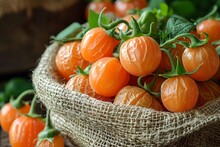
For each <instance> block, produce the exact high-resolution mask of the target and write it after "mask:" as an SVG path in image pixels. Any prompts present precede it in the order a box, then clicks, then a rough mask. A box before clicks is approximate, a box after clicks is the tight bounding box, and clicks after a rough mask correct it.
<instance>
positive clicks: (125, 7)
mask: <svg viewBox="0 0 220 147" xmlns="http://www.w3.org/2000/svg"><path fill="white" fill-rule="evenodd" d="M147 6H148V3H147V1H146V0H126V1H125V0H117V1H115V13H116V15H117V16H118V17H124V16H125V15H126V14H127V13H128V11H129V10H130V9H136V8H139V9H142V8H145V7H147Z"/></svg>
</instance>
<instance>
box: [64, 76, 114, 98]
mask: <svg viewBox="0 0 220 147" xmlns="http://www.w3.org/2000/svg"><path fill="white" fill-rule="evenodd" d="M65 88H66V89H68V90H71V91H78V92H81V93H84V94H87V95H89V96H91V97H94V98H96V99H98V100H102V101H109V102H111V101H112V98H109V97H105V96H101V95H98V94H97V93H96V92H95V91H94V90H93V89H92V87H91V86H90V84H89V76H86V75H82V74H78V75H76V76H74V77H72V78H71V79H70V80H69V81H68V82H67V83H66V86H65Z"/></svg>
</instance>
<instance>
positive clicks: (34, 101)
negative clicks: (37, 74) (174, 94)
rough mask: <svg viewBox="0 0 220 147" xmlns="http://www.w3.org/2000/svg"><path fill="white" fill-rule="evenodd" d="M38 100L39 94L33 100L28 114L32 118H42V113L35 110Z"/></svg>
mask: <svg viewBox="0 0 220 147" xmlns="http://www.w3.org/2000/svg"><path fill="white" fill-rule="evenodd" d="M36 101H37V95H36V94H35V95H34V98H33V100H32V102H31V108H30V111H29V112H28V114H27V115H26V116H28V117H32V118H41V115H39V114H36V112H35V107H36Z"/></svg>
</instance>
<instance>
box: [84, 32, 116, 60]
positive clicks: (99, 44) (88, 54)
mask: <svg viewBox="0 0 220 147" xmlns="http://www.w3.org/2000/svg"><path fill="white" fill-rule="evenodd" d="M118 44H119V41H118V40H116V39H115V38H113V37H111V36H109V35H108V34H107V32H106V31H105V30H104V29H103V28H93V29H91V30H89V31H88V32H87V33H86V34H85V35H84V36H83V38H82V42H81V54H82V56H83V58H84V59H85V60H86V61H88V62H91V63H94V62H95V61H97V60H99V59H101V58H103V57H112V54H113V51H114V48H115V47H116V46H117V45H118Z"/></svg>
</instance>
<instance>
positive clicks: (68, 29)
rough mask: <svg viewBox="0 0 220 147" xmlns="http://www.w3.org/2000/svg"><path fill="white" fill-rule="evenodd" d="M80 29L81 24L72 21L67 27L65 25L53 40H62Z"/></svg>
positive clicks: (72, 35) (73, 35)
mask: <svg viewBox="0 0 220 147" xmlns="http://www.w3.org/2000/svg"><path fill="white" fill-rule="evenodd" d="M81 29H82V26H81V25H80V24H79V23H77V22H74V23H72V24H71V25H69V26H68V27H66V28H65V29H64V30H62V31H61V32H60V33H59V34H58V35H57V36H56V37H55V40H64V39H66V38H71V37H75V36H76V35H77V34H78V33H79V32H80V31H81Z"/></svg>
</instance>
